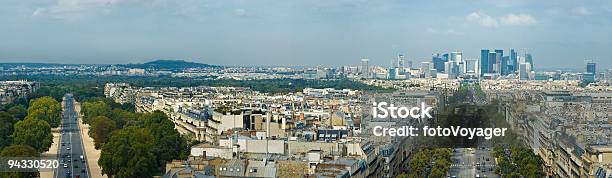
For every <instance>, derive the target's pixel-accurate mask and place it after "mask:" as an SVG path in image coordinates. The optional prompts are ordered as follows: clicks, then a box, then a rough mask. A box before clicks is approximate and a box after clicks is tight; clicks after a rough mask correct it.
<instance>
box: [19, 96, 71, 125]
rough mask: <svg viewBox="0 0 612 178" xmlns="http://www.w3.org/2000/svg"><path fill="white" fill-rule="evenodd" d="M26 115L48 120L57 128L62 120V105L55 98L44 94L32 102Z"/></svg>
mask: <svg viewBox="0 0 612 178" xmlns="http://www.w3.org/2000/svg"><path fill="white" fill-rule="evenodd" d="M26 117H27V118H33V119H40V120H43V121H46V122H47V123H49V125H50V126H51V127H53V128H55V127H58V126H59V125H60V123H61V121H62V106H61V104H60V103H59V102H57V101H56V100H55V99H53V98H51V97H49V96H44V97H41V98H38V99H35V100H32V101H31V102H30V107H29V108H28V115H27V116H26Z"/></svg>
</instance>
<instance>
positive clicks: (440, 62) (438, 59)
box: [431, 53, 446, 72]
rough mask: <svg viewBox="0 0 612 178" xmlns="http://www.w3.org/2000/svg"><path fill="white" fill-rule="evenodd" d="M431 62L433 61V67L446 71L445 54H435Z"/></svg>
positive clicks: (439, 70) (438, 70)
mask: <svg viewBox="0 0 612 178" xmlns="http://www.w3.org/2000/svg"><path fill="white" fill-rule="evenodd" d="M431 62H432V63H433V68H434V69H436V71H437V72H444V62H446V60H445V59H444V57H443V56H440V53H436V54H433V56H432V57H431Z"/></svg>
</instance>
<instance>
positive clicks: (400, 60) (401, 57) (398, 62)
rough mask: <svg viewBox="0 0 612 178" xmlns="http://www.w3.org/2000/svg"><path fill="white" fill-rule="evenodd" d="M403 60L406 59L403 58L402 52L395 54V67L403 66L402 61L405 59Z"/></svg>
mask: <svg viewBox="0 0 612 178" xmlns="http://www.w3.org/2000/svg"><path fill="white" fill-rule="evenodd" d="M405 60H406V59H405V58H404V55H403V54H399V55H397V67H399V68H404V61H405Z"/></svg>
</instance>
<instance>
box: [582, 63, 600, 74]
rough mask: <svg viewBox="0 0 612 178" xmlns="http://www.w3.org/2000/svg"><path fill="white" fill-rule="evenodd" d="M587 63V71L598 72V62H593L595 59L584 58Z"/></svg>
mask: <svg viewBox="0 0 612 178" xmlns="http://www.w3.org/2000/svg"><path fill="white" fill-rule="evenodd" d="M584 62H585V64H586V72H587V73H594V74H595V73H597V69H596V67H597V64H595V62H593V60H584Z"/></svg>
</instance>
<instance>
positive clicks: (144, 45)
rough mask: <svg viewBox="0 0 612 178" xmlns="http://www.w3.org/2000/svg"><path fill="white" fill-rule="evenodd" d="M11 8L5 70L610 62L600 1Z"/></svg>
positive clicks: (101, 1)
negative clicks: (500, 55) (183, 64)
mask: <svg viewBox="0 0 612 178" xmlns="http://www.w3.org/2000/svg"><path fill="white" fill-rule="evenodd" d="M264 4H270V3H266V2H264V1H248V2H246V1H223V2H216V1H197V2H196V1H181V2H174V1H164V0H160V1H125V0H61V1H51V0H50V1H8V2H6V3H5V5H4V6H3V7H0V10H1V12H2V13H1V14H2V16H1V17H0V22H2V23H3V24H7V26H6V27H8V28H3V29H0V37H2V39H3V42H2V43H0V62H44V63H84V64H92V63H101V64H113V63H142V62H147V61H150V60H155V59H184V60H189V61H194V62H200V63H207V64H220V65H265V66H284V65H294V64H300V65H307V66H314V65H326V66H339V65H359V64H358V62H359V59H361V58H368V59H370V60H371V61H370V63H371V65H382V66H388V65H389V64H390V62H391V61H392V60H394V59H395V58H396V56H397V54H404V55H405V58H406V60H410V61H414V62H415V64H417V63H419V62H423V61H430V60H431V54H434V53H450V52H453V51H461V52H463V55H464V58H466V59H478V58H479V56H480V55H479V52H480V50H481V49H483V48H487V49H492V50H493V49H504V50H505V51H506V53H508V52H507V51H508V50H509V49H511V48H514V49H515V50H518V51H519V54H522V53H521V52H520V50H521V49H523V48H526V49H529V51H530V52H531V53H532V54H533V55H534V56H533V58H534V61H535V62H534V63H535V65H536V66H538V68H542V67H551V68H553V67H575V66H581V65H582V64H583V61H584V60H585V59H591V60H594V61H596V62H597V63H598V66H597V67H598V68H602V69H607V68H610V66H611V65H612V62H611V61H612V60H610V59H609V58H610V57H608V56H612V52H610V51H609V50H607V49H610V48H612V44H611V42H610V40H609V39H612V37H611V36H610V33H608V32H609V31H612V23H611V22H610V20H609V19H610V18H611V16H612V3H610V2H600V1H587V2H572V1H555V2H530V1H495V2H491V1H439V2H395V1H393V2H385V3H380V2H375V1H333V2H328V1H313V2H311V1H291V2H281V3H272V5H269V6H268V5H264Z"/></svg>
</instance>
